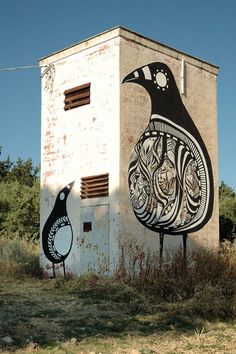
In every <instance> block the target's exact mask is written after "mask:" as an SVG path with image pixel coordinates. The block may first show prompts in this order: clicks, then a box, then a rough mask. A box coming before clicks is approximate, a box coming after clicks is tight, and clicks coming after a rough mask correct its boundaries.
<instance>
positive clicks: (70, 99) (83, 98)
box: [64, 83, 90, 111]
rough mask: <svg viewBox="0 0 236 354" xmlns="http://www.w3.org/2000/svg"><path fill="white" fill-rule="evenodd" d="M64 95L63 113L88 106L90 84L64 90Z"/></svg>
mask: <svg viewBox="0 0 236 354" xmlns="http://www.w3.org/2000/svg"><path fill="white" fill-rule="evenodd" d="M64 95H65V100H64V103H65V106H64V110H65V111H68V110H69V109H72V108H76V107H80V106H84V105H86V104H89V103H90V83H87V84H84V85H80V86H77V87H74V88H72V89H69V90H66V91H65V92H64Z"/></svg>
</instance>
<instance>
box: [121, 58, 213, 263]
mask: <svg viewBox="0 0 236 354" xmlns="http://www.w3.org/2000/svg"><path fill="white" fill-rule="evenodd" d="M122 83H136V84H139V85H141V86H143V87H144V88H145V89H146V91H147V92H148V94H149V96H150V98H151V116H150V120H149V123H148V125H147V128H146V129H145V131H144V132H143V134H142V135H141V137H140V139H139V140H138V142H137V144H136V145H135V147H134V150H133V152H132V155H131V160H130V165H129V170H128V184H129V192H130V200H131V203H132V207H133V211H134V214H135V215H136V217H137V219H138V220H139V221H140V222H141V223H142V224H143V225H144V226H146V227H147V228H149V229H150V230H152V231H156V232H158V233H159V234H160V257H162V256H163V240H164V235H182V236H183V248H184V254H185V255H186V240H187V235H188V234H189V233H191V232H195V231H198V230H200V229H201V228H202V227H203V226H204V225H205V224H206V223H207V222H208V221H209V219H210V217H211V214H212V209H213V199H214V197H213V175H212V166H211V161H210V158H209V154H208V152H207V149H206V146H205V144H204V142H203V139H202V137H201V135H200V133H199V131H198V129H197V127H196V126H195V124H194V122H193V120H192V118H191V116H190V115H189V113H188V112H187V109H186V108H185V106H184V104H183V102H182V100H181V96H180V93H179V90H178V88H177V84H176V82H175V79H174V76H173V74H172V72H171V70H170V69H169V67H168V66H167V65H165V64H164V63H161V62H154V63H150V64H148V65H145V66H143V67H140V68H138V69H136V70H134V71H133V72H132V73H130V74H128V75H127V76H126V77H125V78H124V79H123V81H122ZM144 118H145V119H147V120H148V117H147V118H146V117H137V124H138V121H139V120H143V119H144Z"/></svg>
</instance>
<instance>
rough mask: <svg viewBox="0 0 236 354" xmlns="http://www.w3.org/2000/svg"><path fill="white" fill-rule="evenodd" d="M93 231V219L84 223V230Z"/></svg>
mask: <svg viewBox="0 0 236 354" xmlns="http://www.w3.org/2000/svg"><path fill="white" fill-rule="evenodd" d="M89 231H92V223H91V221H87V222H84V223H83V232H89Z"/></svg>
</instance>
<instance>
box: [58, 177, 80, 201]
mask: <svg viewBox="0 0 236 354" xmlns="http://www.w3.org/2000/svg"><path fill="white" fill-rule="evenodd" d="M74 183H75V181H73V182H71V183H69V184H67V186H65V187H64V188H63V189H61V190H60V192H59V193H58V195H57V200H56V204H57V205H58V204H63V205H64V204H65V202H66V199H67V197H68V195H69V193H70V191H71V189H72V187H73V185H74Z"/></svg>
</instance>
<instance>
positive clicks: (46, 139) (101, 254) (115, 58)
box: [40, 34, 120, 276]
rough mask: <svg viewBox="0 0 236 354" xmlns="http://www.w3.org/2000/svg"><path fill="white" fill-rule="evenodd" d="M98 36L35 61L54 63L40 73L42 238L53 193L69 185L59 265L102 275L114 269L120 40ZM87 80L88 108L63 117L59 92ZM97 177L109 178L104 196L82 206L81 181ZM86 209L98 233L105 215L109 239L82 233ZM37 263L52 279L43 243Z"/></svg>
mask: <svg viewBox="0 0 236 354" xmlns="http://www.w3.org/2000/svg"><path fill="white" fill-rule="evenodd" d="M105 37H106V38H104V36H103V37H102V38H100V37H97V38H94V39H91V40H90V41H89V42H88V43H87V42H84V43H81V44H80V45H77V46H74V47H72V48H69V49H67V50H65V51H63V52H62V53H61V52H60V53H56V54H54V55H52V56H50V57H48V58H45V59H43V60H41V61H40V64H41V66H44V65H53V66H52V67H51V69H49V70H48V71H47V69H46V71H45V72H46V73H45V74H44V70H45V68H42V76H43V78H42V145H41V146H42V149H41V234H42V230H43V227H44V225H45V223H46V221H47V219H48V217H49V215H50V213H51V211H52V209H53V207H54V204H55V199H56V196H57V195H58V193H59V191H60V190H61V189H62V188H63V187H64V186H66V185H67V184H68V183H70V182H72V181H75V184H74V186H73V188H72V190H71V192H70V194H69V197H68V200H67V203H66V204H67V212H68V217H69V219H70V222H71V225H72V229H73V244H72V249H71V251H70V254H69V256H68V257H67V259H66V260H65V265H66V272H67V273H75V274H80V273H86V272H91V271H92V272H94V271H98V272H100V271H101V272H102V273H105V274H107V273H109V272H110V271H112V269H114V267H116V257H117V245H116V242H117V241H116V240H117V235H116V233H117V218H116V215H117V213H118V211H117V193H118V191H117V186H118V184H119V163H118V161H119V136H120V135H119V88H120V82H119V79H120V78H119V70H118V67H119V39H118V38H116V36H115V37H114V36H113V35H112V36H110V35H109V34H108V35H105ZM104 40H105V41H104ZM87 82H91V102H90V104H89V105H85V106H82V107H78V108H75V109H72V110H69V111H64V91H65V90H67V89H70V88H73V87H75V86H79V85H81V84H84V83H87ZM102 173H109V190H110V195H109V197H107V198H93V199H84V200H82V199H81V198H80V181H81V178H82V177H85V176H91V175H97V174H102ZM96 206H103V207H99V208H98V207H96ZM91 210H93V213H92V214H93V215H94V218H93V229H94V228H95V226H96V227H97V229H104V221H102V219H103V218H104V217H105V218H106V220H107V224H108V229H107V230H106V232H107V233H109V235H108V236H109V237H107V236H106V235H103V239H102V240H99V239H96V235H95V234H93V235H92V234H91V233H89V234H86V235H83V232H82V228H81V227H82V219H83V221H86V220H87V221H90V217H91ZM108 220H109V221H108ZM99 223H100V224H99ZM110 235H112V237H110ZM84 236H86V237H84ZM61 237H63V236H61ZM64 237H65V238H66V237H67V235H66V234H65V235H64ZM68 237H70V236H68ZM58 242H59V243H60V240H58ZM68 242H69V241H68ZM65 243H66V241H65ZM104 243H105V244H104ZM60 247H63V242H61V246H60ZM65 247H69V246H68V245H66V244H65ZM41 264H42V267H43V268H44V270H45V275H48V276H51V275H52V263H51V262H50V261H49V260H48V259H47V258H46V257H45V255H44V252H43V249H42V245H41ZM55 268H56V274H63V270H62V264H61V263H59V264H56V265H55Z"/></svg>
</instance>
